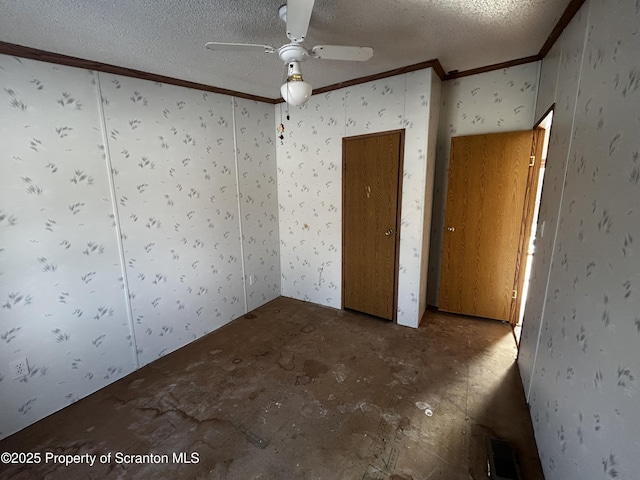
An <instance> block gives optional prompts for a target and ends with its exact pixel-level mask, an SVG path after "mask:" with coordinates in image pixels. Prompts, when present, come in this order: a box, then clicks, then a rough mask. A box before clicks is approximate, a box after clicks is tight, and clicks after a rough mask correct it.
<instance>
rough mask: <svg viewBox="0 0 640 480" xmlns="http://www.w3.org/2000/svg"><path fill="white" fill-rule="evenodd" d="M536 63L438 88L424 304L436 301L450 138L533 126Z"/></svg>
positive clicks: (537, 65) (461, 80) (464, 79)
mask: <svg viewBox="0 0 640 480" xmlns="http://www.w3.org/2000/svg"><path fill="white" fill-rule="evenodd" d="M539 68H540V63H539V62H534V63H528V64H525V65H519V66H516V67H511V68H506V69H503V70H496V71H493V72H487V73H482V74H478V75H471V76H469V77H462V78H460V79H457V80H450V81H448V82H445V83H444V84H443V86H442V108H441V109H440V126H439V130H438V153H437V163H436V171H435V187H434V196H433V221H432V223H431V235H430V237H431V247H430V253H429V276H428V282H427V284H428V287H427V303H428V304H429V305H436V306H437V305H438V298H439V291H440V269H441V266H442V246H443V236H444V235H443V234H444V221H445V206H446V199H447V178H448V176H449V149H450V147H451V137H456V136H461V135H479V134H484V133H496V132H509V131H516V130H528V129H531V128H532V127H533V123H534V111H535V102H536V95H537V90H538V75H539Z"/></svg>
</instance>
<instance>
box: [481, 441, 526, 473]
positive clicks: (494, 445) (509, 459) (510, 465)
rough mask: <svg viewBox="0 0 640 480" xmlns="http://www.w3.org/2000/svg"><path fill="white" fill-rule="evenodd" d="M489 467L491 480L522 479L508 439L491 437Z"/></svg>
mask: <svg viewBox="0 0 640 480" xmlns="http://www.w3.org/2000/svg"><path fill="white" fill-rule="evenodd" d="M488 443H489V445H488V453H489V459H488V468H489V478H490V479H491V480H521V478H520V474H519V472H518V466H517V464H516V456H515V452H514V450H513V447H512V446H511V444H510V443H509V442H507V441H506V440H500V439H497V438H490V439H489V442H488Z"/></svg>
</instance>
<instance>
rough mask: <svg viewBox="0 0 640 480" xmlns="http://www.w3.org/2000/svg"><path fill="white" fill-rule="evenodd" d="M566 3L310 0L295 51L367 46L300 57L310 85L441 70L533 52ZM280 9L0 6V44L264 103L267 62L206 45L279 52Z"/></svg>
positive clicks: (265, 3) (270, 80)
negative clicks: (346, 53) (356, 53)
mask: <svg viewBox="0 0 640 480" xmlns="http://www.w3.org/2000/svg"><path fill="white" fill-rule="evenodd" d="M569 1H570V0H394V1H383V0H316V3H315V7H314V11H313V14H312V16H311V23H310V26H309V31H308V33H307V38H306V40H305V43H304V45H305V46H306V47H307V48H308V49H310V48H311V47H313V46H314V45H318V44H332V45H361V46H371V47H373V48H374V51H375V53H374V56H373V58H372V59H371V60H369V61H368V62H341V61H335V60H333V61H328V60H316V59H310V60H308V61H307V62H305V63H304V64H303V65H302V69H303V73H304V77H305V80H306V81H308V82H309V83H311V84H312V85H313V87H314V88H320V87H323V86H327V85H332V84H335V83H338V82H343V81H346V80H351V79H354V78H359V77H364V76H368V75H373V74H376V73H380V72H385V71H388V70H393V69H396V68H399V67H405V66H408V65H413V64H416V63H420V62H424V61H426V60H431V59H435V58H437V59H439V60H440V63H441V64H442V66H443V68H444V70H445V71H450V70H460V71H463V70H468V69H472V68H477V67H483V66H486V65H491V64H495V63H500V62H505V61H509V60H515V59H519V58H523V57H528V56H530V55H536V54H537V53H538V52H539V50H540V48H541V47H542V45H543V44H544V42H545V40H546V39H547V37H548V36H549V34H550V33H551V30H552V29H553V27H554V26H555V25H556V23H557V22H558V20H559V19H560V17H561V15H562V13H563V12H564V10H565V8H566V7H567V5H568V4H569ZM282 3H284V0H191V1H177V0H28V1H15V0H0V41H4V42H8V43H13V44H17V45H21V46H25V47H32V48H37V49H41V50H46V51H49V52H55V53H60V54H64V55H69V56H73V57H79V58H83V59H87V60H92V61H96V62H101V63H107V64H111V65H117V66H120V67H126V68H131V69H136V70H142V71H146V72H150V73H155V74H159V75H165V76H168V77H174V78H178V79H182V80H188V81H191V82H197V83H202V84H206V85H211V86H214V87H219V88H225V89H230V90H235V91H240V92H244V93H248V94H252V95H259V96H262V97H268V98H277V97H278V96H279V87H280V84H281V83H282V79H283V72H284V69H283V65H282V63H281V61H280V59H279V58H278V56H277V54H271V55H268V54H261V53H243V54H238V53H230V52H212V51H209V50H207V49H206V48H205V46H204V45H205V43H206V42H208V41H218V42H238V43H258V44H266V45H272V46H274V47H280V46H281V45H283V44H285V43H288V39H287V37H286V35H285V25H284V23H283V22H282V21H281V20H280V18H279V17H278V7H279V6H280V5H281V4H282Z"/></svg>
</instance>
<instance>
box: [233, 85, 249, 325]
mask: <svg viewBox="0 0 640 480" xmlns="http://www.w3.org/2000/svg"><path fill="white" fill-rule="evenodd" d="M230 100H231V120H232V121H231V123H232V126H233V161H234V163H235V170H236V199H237V202H238V229H239V232H240V265H241V267H242V291H243V292H244V312H245V313H247V312H248V311H249V302H248V300H247V271H246V266H245V263H244V232H243V231H242V201H241V193H240V173H239V171H238V135H237V131H236V99H235V97H230Z"/></svg>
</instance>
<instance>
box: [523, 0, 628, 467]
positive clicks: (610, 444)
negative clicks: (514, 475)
mask: <svg viewBox="0 0 640 480" xmlns="http://www.w3.org/2000/svg"><path fill="white" fill-rule="evenodd" d="M639 24H640V7H638V4H637V2H628V1H614V0H587V2H586V3H585V4H584V5H583V7H582V9H581V10H580V12H579V13H578V15H576V17H575V18H574V19H573V21H572V22H571V24H570V25H569V27H568V28H567V29H566V30H565V32H564V34H563V37H562V39H561V40H559V41H558V42H557V43H556V45H555V46H554V50H553V51H554V52H555V53H554V55H553V56H551V57H549V61H548V62H547V59H545V61H544V65H543V72H544V73H545V74H544V76H543V78H544V79H546V80H545V81H544V83H542V84H541V94H540V100H541V101H544V102H546V103H545V104H540V103H539V104H538V107H537V111H541V112H544V111H545V110H546V109H547V108H548V107H549V106H550V102H552V101H554V100H555V102H556V115H555V116H554V123H553V127H552V138H551V140H552V142H551V145H550V149H549V156H548V169H549V170H548V172H547V175H546V177H545V183H544V186H543V192H542V206H541V212H540V220H539V225H541V223H542V222H545V229H544V236H542V237H541V238H538V239H537V247H536V253H535V256H534V265H533V273H534V278H535V280H533V281H532V285H531V287H532V289H533V293H532V297H530V298H531V299H532V301H533V303H532V302H530V303H529V304H528V305H527V309H526V312H525V318H524V327H523V335H522V344H521V347H520V358H519V366H520V370H521V372H522V377H523V381H524V384H525V389H526V390H528V391H529V402H530V404H531V415H532V419H533V423H534V430H535V435H536V440H537V443H538V449H539V452H540V458H541V461H542V465H543V468H544V472H545V476H546V478H547V479H548V480H555V479H567V478H580V479H587V480H589V479H603V478H604V479H609V478H625V479H626V478H637V476H638V471H640V456H639V455H638V446H639V445H640V417H639V416H638V405H639V404H640V395H639V394H638V376H639V375H640V355H639V354H638V352H639V351H640V301H639V300H638V298H639V297H638V284H639V282H640V254H639V252H638V246H637V243H638V238H640V153H639V152H640V136H639V135H638V132H639V131H640V116H639V114H638V112H640V57H638V52H639V51H640V36H639V35H638V25H639ZM558 59H559V61H558ZM555 77H557V82H556V81H555V80H554V78H555ZM556 84H557V86H556ZM565 165H566V169H565ZM543 207H544V208H543ZM556 225H557V231H556ZM539 229H540V226H539ZM538 231H540V230H538ZM554 237H555V240H554ZM545 292H546V296H545Z"/></svg>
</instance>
